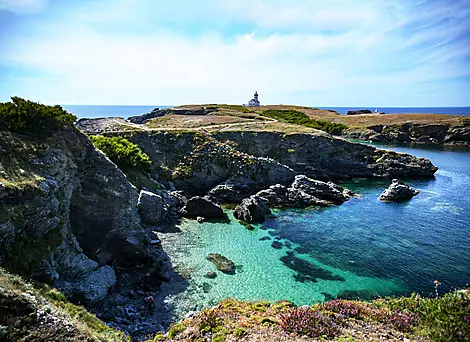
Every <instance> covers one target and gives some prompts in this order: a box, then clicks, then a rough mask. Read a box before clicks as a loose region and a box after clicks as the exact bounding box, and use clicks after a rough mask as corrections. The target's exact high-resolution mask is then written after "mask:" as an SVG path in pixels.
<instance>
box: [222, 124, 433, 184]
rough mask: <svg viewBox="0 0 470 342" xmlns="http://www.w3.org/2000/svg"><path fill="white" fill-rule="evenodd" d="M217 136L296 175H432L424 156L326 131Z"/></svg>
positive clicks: (431, 168)
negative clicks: (419, 156) (331, 134)
mask: <svg viewBox="0 0 470 342" xmlns="http://www.w3.org/2000/svg"><path fill="white" fill-rule="evenodd" d="M216 137H217V139H219V140H221V141H225V142H227V141H230V142H232V143H233V144H235V145H236V146H237V149H238V150H240V151H243V152H245V153H249V154H251V155H254V156H257V157H270V158H272V159H274V160H276V161H277V162H279V163H281V164H283V165H287V166H288V167H290V168H292V169H293V170H294V171H295V172H296V173H297V174H304V175H307V176H309V177H311V178H314V179H321V180H330V179H345V178H351V177H378V178H394V177H432V176H433V174H434V173H435V172H436V171H437V168H436V167H435V166H434V165H433V164H432V163H431V162H430V161H429V160H427V159H424V158H416V157H413V156H411V155H408V154H403V153H396V152H392V151H384V150H380V149H376V148H374V147H371V146H366V145H362V144H356V143H351V142H348V141H346V140H343V139H339V138H336V137H332V136H330V135H328V134H322V133H318V134H282V133H278V132H219V133H217V134H216Z"/></svg>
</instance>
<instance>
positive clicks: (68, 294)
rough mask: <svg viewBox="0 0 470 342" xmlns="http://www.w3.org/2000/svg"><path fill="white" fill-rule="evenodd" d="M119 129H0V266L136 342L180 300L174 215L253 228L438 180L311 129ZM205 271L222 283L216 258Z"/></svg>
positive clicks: (426, 170)
mask: <svg viewBox="0 0 470 342" xmlns="http://www.w3.org/2000/svg"><path fill="white" fill-rule="evenodd" d="M185 110H186V111H187V109H185ZM211 110H212V109H211ZM158 115H160V114H158ZM175 115H179V114H178V113H176V114H175ZM181 115H191V116H197V115H205V116H206V115H210V113H206V112H204V113H199V114H198V113H190V114H187V113H185V114H181ZM250 120H251V119H250ZM253 120H256V119H253ZM96 122H98V123H99V125H100V128H99V129H98V128H97V127H96V125H95V123H96ZM123 122H125V121H124V119H116V118H112V119H99V121H98V120H91V121H90V120H89V121H86V120H81V121H79V122H78V124H77V127H78V128H80V129H82V130H83V131H80V130H79V129H77V128H76V127H74V126H72V125H63V126H61V127H59V128H57V129H55V130H54V132H53V134H36V133H35V134H30V133H27V132H26V133H24V132H22V133H20V132H16V131H14V130H11V129H10V128H8V127H4V126H2V125H0V266H2V267H3V268H5V269H6V270H7V271H8V272H11V273H14V274H20V275H21V276H23V277H25V278H27V279H30V280H34V281H37V282H39V283H40V284H46V285H47V286H52V287H55V288H57V289H58V290H59V291H60V293H61V294H63V295H64V297H63V300H66V298H68V300H70V301H72V302H73V303H76V304H81V305H84V306H86V307H87V308H88V309H89V310H91V311H92V312H93V313H95V314H96V315H97V316H98V317H99V318H101V319H103V320H104V321H105V322H107V324H108V325H109V326H111V327H114V328H118V329H120V330H121V331H125V332H126V333H127V334H129V335H131V336H133V337H134V338H135V339H136V340H139V339H143V337H144V336H146V335H147V336H148V335H149V334H153V333H155V332H156V331H158V330H164V329H165V328H167V327H168V326H169V324H170V322H171V319H172V317H171V315H172V312H171V307H170V306H168V305H166V304H165V303H164V298H165V296H167V295H168V294H169V293H170V292H171V291H182V290H183V289H184V284H185V280H184V278H183V277H182V276H181V275H179V274H178V273H176V272H175V271H174V270H173V268H172V265H171V263H170V260H169V257H168V256H167V255H166V253H165V251H164V250H163V249H162V247H161V243H160V242H161V241H160V238H162V236H163V234H165V232H168V231H175V230H176V231H177V226H176V223H177V222H179V220H181V218H182V217H183V216H186V217H189V218H192V219H196V218H197V219H199V218H200V219H201V221H203V220H205V219H212V220H218V219H220V220H224V219H225V214H224V211H223V210H222V207H221V205H222V204H227V203H230V204H233V205H234V206H236V209H235V216H236V217H238V218H239V219H240V220H242V221H244V222H246V223H249V222H259V221H262V220H264V219H266V218H267V217H268V216H269V214H270V207H276V206H278V207H299V208H305V207H309V206H327V205H340V204H341V203H343V202H345V201H347V200H350V199H351V198H353V197H354V194H353V193H352V192H350V191H349V190H347V189H344V188H342V187H340V186H338V185H337V184H336V183H335V182H340V181H342V180H345V179H351V178H355V177H363V178H390V179H392V178H398V177H407V178H412V177H424V178H432V177H433V175H434V173H435V172H436V171H437V167H435V166H434V165H433V164H432V162H431V161H429V160H427V159H424V158H417V157H413V156H411V155H407V154H402V153H396V152H391V151H385V150H380V149H377V148H375V147H371V146H366V145H362V144H357V143H352V142H349V141H346V140H344V139H342V138H338V137H335V136H332V135H330V134H327V133H325V132H321V131H319V130H317V129H309V130H307V131H302V132H297V131H296V132H286V131H275V130H271V129H270V130H260V131H256V130H251V131H247V130H244V129H238V128H239V127H238V126H237V127H233V126H230V127H229V129H228V130H219V129H218V130H215V131H208V130H207V129H204V128H203V129H198V130H159V129H155V128H151V127H147V126H144V125H141V126H142V128H141V129H133V127H134V126H129V125H127V124H123V125H124V126H125V129H122V128H123V127H124V126H120V125H121V124H122V123H123ZM271 122H273V121H269V122H268V124H270V123H271ZM274 123H276V122H274ZM276 124H277V123H276ZM132 125H136V127H137V126H139V124H134V123H133V124H132ZM106 127H108V128H106ZM139 127H140V126H139ZM286 127H287V126H286ZM289 127H291V126H289ZM97 133H100V134H101V135H103V136H104V140H103V141H104V142H106V143H109V144H110V146H112V144H123V145H122V146H125V147H126V148H128V149H129V151H131V152H129V155H131V156H132V158H134V157H135V156H139V158H144V159H145V167H136V166H135V165H137V164H135V163H134V159H132V160H131V161H130V162H129V161H128V164H123V160H122V159H119V158H120V156H116V155H114V154H109V150H108V155H105V154H104V153H103V152H101V151H100V150H98V149H97V148H96V147H95V146H94V144H93V143H92V142H91V141H90V139H89V137H88V136H87V134H89V135H96V134H97ZM116 137H117V138H119V139H117V140H109V141H108V140H106V139H112V138H116ZM103 146H105V145H103ZM132 153H134V154H132ZM115 158H117V159H115ZM117 165H120V166H119V167H118V166H117ZM122 165H124V166H122ZM210 260H211V261H212V262H214V264H215V265H216V266H217V268H218V269H219V270H220V269H223V270H224V272H227V273H230V272H232V271H233V265H232V264H231V263H230V260H228V259H227V260H225V259H224V257H223V256H220V255H212V256H210ZM2 272H3V271H2ZM5 274H6V273H5ZM211 276H213V275H212V274H211ZM5 277H7V276H5ZM176 283H177V284H178V286H175V287H172V286H171V284H176ZM164 284H169V286H166V290H162V288H164V287H165V286H164ZM0 285H1V286H2V287H3V286H4V285H3V283H2V284H0ZM169 288H172V290H168V289H169ZM0 290H2V288H0ZM31 291H32V290H31ZM34 293H35V296H36V295H37V293H36V292H34ZM8 295H10V292H8ZM2 296H3V294H2V293H1V292H0V303H2V302H1V298H3V297H2ZM38 296H39V295H38ZM41 296H44V295H41ZM9 298H10V297H9ZM61 298H62V297H61ZM11 299H12V300H13V301H14V300H16V299H15V298H13V297H11ZM42 300H43V299H41V301H42ZM8 305H10V304H8ZM28 305H29V304H28ZM33 309H34V308H33ZM33 309H31V310H33ZM0 310H3V307H0ZM28 310H29V309H28ZM34 310H36V311H37V310H39V309H34ZM41 310H42V309H41ZM48 319H49V318H48ZM51 319H53V318H51ZM1 324H9V323H8V322H7V323H4V322H3V321H1V322H0V325H1ZM0 328H1V326H0ZM77 334H80V332H77ZM77 336H78V335H77ZM121 337H122V336H121ZM122 338H124V337H122ZM64 340H67V339H64ZM70 340H73V339H70ZM85 340H86V339H85Z"/></svg>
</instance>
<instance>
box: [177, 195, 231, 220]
mask: <svg viewBox="0 0 470 342" xmlns="http://www.w3.org/2000/svg"><path fill="white" fill-rule="evenodd" d="M181 213H182V214H183V215H184V216H186V217H189V218H197V217H203V218H206V219H220V218H224V217H225V215H224V211H223V210H222V208H221V207H220V206H218V205H217V204H215V203H213V202H212V201H210V200H208V199H207V198H204V197H200V196H195V197H192V198H191V199H190V200H189V201H188V203H186V205H185V206H184V207H183V209H181Z"/></svg>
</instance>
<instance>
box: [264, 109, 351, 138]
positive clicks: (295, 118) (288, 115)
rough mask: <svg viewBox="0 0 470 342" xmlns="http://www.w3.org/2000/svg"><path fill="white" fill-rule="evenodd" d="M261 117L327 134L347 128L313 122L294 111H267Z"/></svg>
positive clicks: (324, 122) (326, 122)
mask: <svg viewBox="0 0 470 342" xmlns="http://www.w3.org/2000/svg"><path fill="white" fill-rule="evenodd" d="M263 115H264V116H267V117H270V118H273V119H276V120H279V121H281V122H286V123H290V124H295V125H300V126H305V127H309V128H315V129H319V130H322V131H325V132H327V133H329V134H340V133H341V132H342V131H343V130H345V129H347V128H348V126H346V125H343V124H339V123H334V122H329V121H324V120H313V119H311V118H310V117H309V116H308V115H307V114H305V113H302V112H299V111H296V110H276V109H269V110H265V111H263Z"/></svg>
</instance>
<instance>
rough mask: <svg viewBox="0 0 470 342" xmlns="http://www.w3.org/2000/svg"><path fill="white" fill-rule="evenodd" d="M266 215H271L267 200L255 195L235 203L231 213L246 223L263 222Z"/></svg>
mask: <svg viewBox="0 0 470 342" xmlns="http://www.w3.org/2000/svg"><path fill="white" fill-rule="evenodd" d="M268 215H271V210H270V209H269V207H268V200H266V199H265V198H263V197H260V196H256V195H254V196H251V197H249V198H245V199H244V200H243V201H242V203H240V204H239V205H237V207H236V208H235V212H234V213H233V216H235V218H236V219H238V220H241V221H245V222H248V223H252V222H263V221H264V220H265V219H266V217H267V216H268Z"/></svg>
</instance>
